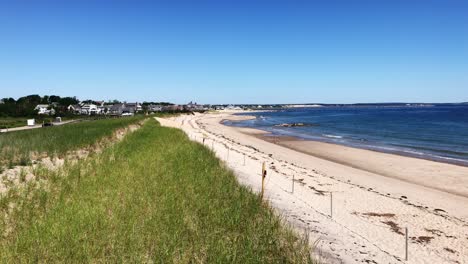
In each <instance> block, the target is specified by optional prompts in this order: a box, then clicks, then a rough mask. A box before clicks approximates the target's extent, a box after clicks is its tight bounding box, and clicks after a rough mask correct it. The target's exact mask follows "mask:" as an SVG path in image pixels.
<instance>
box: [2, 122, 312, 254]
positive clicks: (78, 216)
mask: <svg viewBox="0 0 468 264" xmlns="http://www.w3.org/2000/svg"><path fill="white" fill-rule="evenodd" d="M116 122H117V121H116ZM89 124H91V122H90V123H89ZM112 125H115V124H112ZM108 126H111V124H108ZM99 130H102V128H101V129H99ZM83 141H88V142H89V141H90V140H89V139H88V140H85V139H83ZM80 144H81V143H78V142H76V143H74V146H78V145H80ZM58 145H60V144H58ZM48 148H49V147H45V148H44V149H46V150H48V151H52V149H48ZM57 151H59V152H60V151H62V149H60V150H57ZM37 174H38V175H36V176H37V178H38V179H41V180H40V181H32V182H30V183H29V184H28V185H27V187H25V188H23V189H22V190H19V189H12V190H10V192H9V193H8V195H6V196H4V197H3V198H1V200H0V210H1V211H0V212H1V214H0V216H1V217H0V218H1V221H0V233H1V234H2V236H1V238H0V248H2V250H1V251H0V262H6V263H9V262H20V261H21V262H37V261H40V262H79V263H82V262H158V263H194V262H196V263H311V262H313V260H312V259H311V258H310V251H309V248H308V245H307V243H306V241H305V240H304V239H300V238H299V237H297V236H296V235H295V234H294V233H293V232H292V231H291V229H289V228H288V227H286V226H285V225H283V222H282V221H281V219H280V218H279V217H278V216H277V215H276V214H275V213H274V212H273V211H272V209H271V208H270V207H269V206H268V205H266V204H265V203H264V202H262V201H261V200H260V199H259V197H258V196H257V195H255V194H254V193H252V192H251V190H249V189H248V188H246V187H244V186H241V185H240V184H239V183H238V182H237V181H236V178H235V176H234V175H233V173H232V172H231V171H230V170H228V169H227V168H226V167H225V166H224V165H223V163H221V162H220V160H219V159H217V158H216V156H215V155H214V153H213V152H212V151H210V150H209V149H207V148H205V147H204V146H202V145H200V144H198V143H195V142H192V141H190V140H189V139H188V138H187V136H186V135H185V134H184V133H183V132H182V131H180V130H178V129H172V128H165V127H161V126H159V125H158V124H157V122H156V121H148V122H146V123H145V124H144V125H143V127H142V128H140V129H139V130H137V131H135V132H133V133H131V134H129V135H127V136H126V137H125V138H124V139H123V140H122V141H121V142H119V143H117V144H114V145H112V146H110V147H108V148H106V149H105V150H104V151H103V152H101V153H99V154H96V153H95V154H91V156H89V157H88V158H87V159H85V160H80V161H78V162H77V163H75V164H65V166H64V167H63V169H61V170H59V171H55V172H51V171H47V170H41V171H38V172H37ZM44 182H46V183H47V184H44Z"/></svg>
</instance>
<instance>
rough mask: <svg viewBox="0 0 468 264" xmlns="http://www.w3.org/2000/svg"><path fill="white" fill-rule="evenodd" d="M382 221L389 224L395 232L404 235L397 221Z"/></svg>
mask: <svg viewBox="0 0 468 264" xmlns="http://www.w3.org/2000/svg"><path fill="white" fill-rule="evenodd" d="M382 223H383V224H386V225H388V226H389V227H390V229H391V230H392V231H393V232H395V233H397V234H399V235H404V234H403V232H402V231H401V228H400V226H398V224H397V223H395V222H393V221H383V222H382Z"/></svg>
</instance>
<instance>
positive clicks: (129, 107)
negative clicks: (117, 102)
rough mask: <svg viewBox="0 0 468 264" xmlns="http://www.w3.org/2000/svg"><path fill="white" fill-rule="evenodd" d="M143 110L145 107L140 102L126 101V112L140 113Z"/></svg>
mask: <svg viewBox="0 0 468 264" xmlns="http://www.w3.org/2000/svg"><path fill="white" fill-rule="evenodd" d="M141 110H143V107H142V106H141V104H139V103H126V104H125V109H124V112H126V113H138V112H141Z"/></svg>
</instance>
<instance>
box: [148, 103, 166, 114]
mask: <svg viewBox="0 0 468 264" xmlns="http://www.w3.org/2000/svg"><path fill="white" fill-rule="evenodd" d="M162 109H163V106H162V105H153V104H151V105H148V112H161V111H162Z"/></svg>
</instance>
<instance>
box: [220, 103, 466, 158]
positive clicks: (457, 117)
mask: <svg viewBox="0 0 468 264" xmlns="http://www.w3.org/2000/svg"><path fill="white" fill-rule="evenodd" d="M248 115H255V116H256V119H254V120H248V121H238V122H232V121H225V124H226V125H231V126H240V127H251V128H258V129H262V130H266V131H269V132H272V133H273V134H274V135H286V136H294V137H298V138H302V139H309V140H318V141H323V142H329V143H336V144H342V145H347V146H352V147H358V148H364V149H371V150H376V151H382V152H389V153H396V154H401V155H408V156H413V157H419V158H425V159H431V160H437V161H443V162H448V163H454V164H459V165H465V166H468V105H435V106H419V107H414V106H408V107H407V106H404V107H388V106H386V107H384V106H371V107H351V106H346V107H319V108H299V109H286V110H280V111H274V112H256V113H249V114H248ZM283 123H289V124H291V123H305V124H308V125H310V126H304V127H278V126H276V125H278V124H283Z"/></svg>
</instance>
